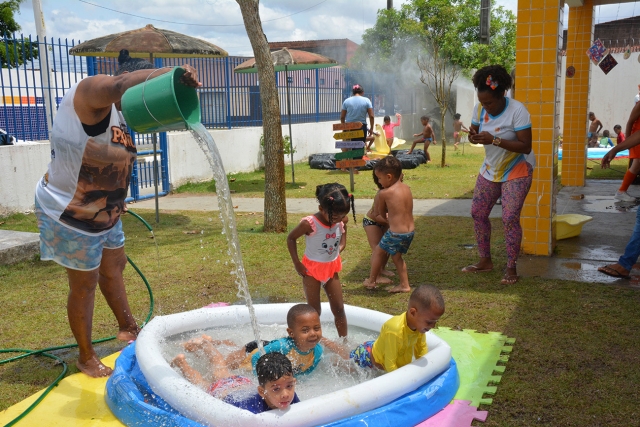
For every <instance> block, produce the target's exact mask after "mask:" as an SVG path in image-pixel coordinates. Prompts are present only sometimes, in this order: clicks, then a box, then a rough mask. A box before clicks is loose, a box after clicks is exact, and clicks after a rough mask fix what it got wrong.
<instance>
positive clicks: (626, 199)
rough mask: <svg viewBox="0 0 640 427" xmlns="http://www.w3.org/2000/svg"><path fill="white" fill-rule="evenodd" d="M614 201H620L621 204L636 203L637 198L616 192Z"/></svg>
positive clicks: (623, 192) (624, 192)
mask: <svg viewBox="0 0 640 427" xmlns="http://www.w3.org/2000/svg"><path fill="white" fill-rule="evenodd" d="M613 198H614V199H616V200H620V201H621V202H635V201H636V198H635V197H633V196H631V195H629V193H627V192H626V191H616V195H615V196H613Z"/></svg>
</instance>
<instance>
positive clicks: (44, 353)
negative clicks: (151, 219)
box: [0, 211, 154, 427]
mask: <svg viewBox="0 0 640 427" xmlns="http://www.w3.org/2000/svg"><path fill="white" fill-rule="evenodd" d="M127 212H128V213H130V214H131V215H133V216H134V217H136V218H137V219H138V220H140V221H141V222H142V223H143V224H144V225H145V226H146V227H147V229H148V230H149V231H151V232H152V233H153V229H152V228H151V226H150V225H149V223H148V222H147V221H145V220H144V218H142V217H141V216H140V215H138V214H136V213H134V212H132V211H127ZM127 261H129V264H131V266H132V267H133V269H134V270H135V271H136V272H137V273H138V275H139V276H140V277H141V278H142V281H143V282H144V284H145V286H146V287H147V292H149V313H148V314H147V318H146V319H145V320H144V322H143V323H142V327H144V325H146V324H147V322H148V321H149V319H151V315H152V314H153V306H154V303H153V292H152V291H151V286H150V285H149V281H148V280H147V278H146V277H145V276H144V274H142V271H140V269H139V268H138V266H137V265H136V264H135V263H134V262H133V261H131V258H129V256H127ZM115 338H116V336H115V335H114V336H112V337H107V338H100V339H97V340H94V341H91V343H92V344H99V343H102V342H105V341H111V340H113V339H115ZM77 346H78V344H67V345H61V346H57V347H47V348H43V349H41V350H28V349H23V348H8V349H0V353H23V354H21V355H19V356H14V357H11V358H9V359H4V360H0V365H4V364H5V363H9V362H14V361H16V360H20V359H23V358H25V357H28V356H34V355H41V356H45V357H48V358H50V359H54V360H56V361H57V362H58V363H59V364H61V365H62V372H61V373H60V375H58V377H57V378H56V379H55V380H54V381H53V382H52V383H51V384H50V385H49V386H48V387H47V388H46V389H45V391H44V392H43V393H42V394H41V395H40V396H39V397H38V398H37V399H36V401H35V402H33V403H32V404H31V405H30V406H29V407H28V408H27V409H25V410H24V412H22V413H21V414H20V415H18V416H17V417H16V418H14V419H13V420H11V421H10V422H9V423H7V424H5V425H4V427H11V426H13V425H15V424H16V423H17V422H18V421H20V420H21V419H22V418H24V417H25V415H27V414H28V413H29V412H31V411H32V410H33V408H35V407H36V406H37V405H38V404H39V403H40V402H41V401H42V399H44V398H45V396H46V395H47V394H49V392H50V391H51V390H52V389H53V388H54V387H55V386H57V385H58V383H59V382H60V381H61V380H62V379H63V378H64V377H65V375H66V374H67V371H68V367H67V364H66V362H65V361H64V360H62V359H61V358H59V357H58V356H55V355H53V354H50V353H49V351H55V350H62V349H65V348H73V347H77Z"/></svg>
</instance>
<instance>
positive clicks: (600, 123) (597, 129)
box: [596, 120, 602, 133]
mask: <svg viewBox="0 0 640 427" xmlns="http://www.w3.org/2000/svg"><path fill="white" fill-rule="evenodd" d="M596 124H597V125H598V127H597V128H596V133H599V132H600V129H602V122H601V121H600V120H596Z"/></svg>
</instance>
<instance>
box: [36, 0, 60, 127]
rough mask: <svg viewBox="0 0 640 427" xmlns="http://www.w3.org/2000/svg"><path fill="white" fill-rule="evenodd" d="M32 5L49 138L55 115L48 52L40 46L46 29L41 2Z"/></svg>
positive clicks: (45, 35)
mask: <svg viewBox="0 0 640 427" xmlns="http://www.w3.org/2000/svg"><path fill="white" fill-rule="evenodd" d="M31 3H32V5H33V18H34V20H35V22H36V32H37V33H38V58H39V60H40V76H41V77H42V97H43V104H44V111H45V116H46V117H47V125H48V126H49V139H51V130H52V129H53V118H54V117H55V115H56V109H57V108H56V107H57V105H56V103H55V98H52V97H51V83H50V81H51V78H50V74H51V70H50V67H49V55H48V52H47V51H46V49H45V50H43V49H41V48H40V46H41V43H44V41H45V38H46V37H47V29H46V27H45V25H44V14H43V13H42V4H41V2H40V0H31Z"/></svg>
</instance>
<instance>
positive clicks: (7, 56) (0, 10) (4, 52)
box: [0, 0, 38, 68]
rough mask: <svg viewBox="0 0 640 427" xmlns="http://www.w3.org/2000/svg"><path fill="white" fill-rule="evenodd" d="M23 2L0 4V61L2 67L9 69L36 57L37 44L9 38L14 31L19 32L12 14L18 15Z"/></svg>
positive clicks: (14, 0) (17, 0) (21, 0)
mask: <svg viewBox="0 0 640 427" xmlns="http://www.w3.org/2000/svg"><path fill="white" fill-rule="evenodd" d="M23 1H24V0H10V1H4V2H0V36H4V37H5V40H3V41H2V43H0V60H2V67H6V68H11V67H17V66H19V65H20V64H23V63H24V61H30V60H31V59H33V58H37V57H38V46H37V44H34V43H31V41H29V40H25V41H24V42H18V41H16V40H14V39H13V38H11V37H10V34H13V33H14V32H16V31H20V25H18V23H17V22H16V20H15V19H14V14H15V13H19V11H20V3H22V2H23Z"/></svg>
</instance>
